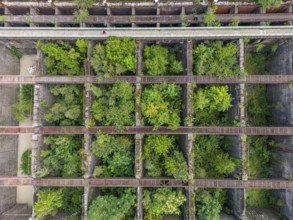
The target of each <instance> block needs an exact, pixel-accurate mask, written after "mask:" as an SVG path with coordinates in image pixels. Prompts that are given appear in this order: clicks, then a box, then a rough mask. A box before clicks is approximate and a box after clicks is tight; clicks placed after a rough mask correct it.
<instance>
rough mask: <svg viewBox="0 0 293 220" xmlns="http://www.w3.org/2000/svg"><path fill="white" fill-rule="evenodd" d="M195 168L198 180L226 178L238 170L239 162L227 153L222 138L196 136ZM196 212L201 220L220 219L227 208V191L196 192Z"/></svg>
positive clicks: (200, 190)
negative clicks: (221, 213)
mask: <svg viewBox="0 0 293 220" xmlns="http://www.w3.org/2000/svg"><path fill="white" fill-rule="evenodd" d="M194 148H195V149H194V152H196V153H195V154H194V166H195V171H196V172H195V177H196V178H225V177H227V176H228V175H229V174H231V173H232V172H233V171H234V169H235V168H236V166H237V164H238V163H239V161H238V160H237V159H235V158H232V157H231V156H230V155H229V154H228V153H226V152H225V150H226V149H227V144H226V141H225V140H224V137H222V136H216V135H209V136H200V135H198V136H196V137H195V144H194ZM195 198H196V203H195V204H196V210H197V215H198V217H199V219H206V220H210V219H219V215H220V212H221V211H222V210H223V209H224V208H226V207H225V203H226V198H227V195H226V190H224V189H198V190H196V196H195Z"/></svg>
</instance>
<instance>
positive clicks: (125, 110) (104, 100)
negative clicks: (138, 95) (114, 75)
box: [87, 82, 134, 130]
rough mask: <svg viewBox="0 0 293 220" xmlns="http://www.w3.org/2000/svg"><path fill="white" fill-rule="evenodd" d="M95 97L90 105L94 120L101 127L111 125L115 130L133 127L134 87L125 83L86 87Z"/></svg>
mask: <svg viewBox="0 0 293 220" xmlns="http://www.w3.org/2000/svg"><path fill="white" fill-rule="evenodd" d="M87 86H89V88H90V89H91V91H92V93H93V94H94V96H95V100H94V101H93V105H92V113H93V116H94V118H95V119H96V120H97V122H99V123H100V124H101V125H112V126H115V127H116V129H117V130H123V129H124V126H130V125H134V101H133V99H134V87H133V86H132V85H131V84H129V83H127V82H117V83H115V84H114V85H113V86H111V87H110V86H100V87H95V86H92V85H87Z"/></svg>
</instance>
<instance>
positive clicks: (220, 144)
mask: <svg viewBox="0 0 293 220" xmlns="http://www.w3.org/2000/svg"><path fill="white" fill-rule="evenodd" d="M194 147H195V149H194V151H195V152H196V154H195V158H194V166H195V170H196V173H195V176H196V177H198V178H221V177H226V176H227V175H228V174H230V173H232V172H233V170H234V169H235V167H236V165H237V160H236V159H234V158H232V157H231V156H229V154H228V153H225V149H226V145H225V142H224V139H223V137H222V136H216V135H209V136H200V135H198V136H196V138H195V145H194Z"/></svg>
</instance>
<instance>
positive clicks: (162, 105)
mask: <svg viewBox="0 0 293 220" xmlns="http://www.w3.org/2000/svg"><path fill="white" fill-rule="evenodd" d="M181 92H182V89H181V87H180V86H178V85H175V84H167V83H163V84H154V85H149V86H146V88H145V89H144V91H143V93H142V105H141V106H142V114H143V116H144V120H145V121H146V122H148V123H149V124H150V125H154V130H156V129H158V128H159V127H160V126H162V125H167V126H168V128H170V129H176V128H178V127H179V126H180V121H181V120H180V112H181V108H182V100H181Z"/></svg>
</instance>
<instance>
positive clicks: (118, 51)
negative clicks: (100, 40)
mask: <svg viewBox="0 0 293 220" xmlns="http://www.w3.org/2000/svg"><path fill="white" fill-rule="evenodd" d="M135 48H136V46H135V41H134V40H131V39H130V38H117V37H109V38H108V39H107V40H106V41H105V42H104V44H97V45H96V46H95V47H94V51H93V56H92V58H91V64H92V67H93V68H94V70H95V71H96V74H97V75H98V76H101V77H111V76H118V75H122V74H127V73H135V69H136V66H135V65H136V61H135Z"/></svg>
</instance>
